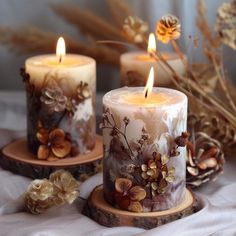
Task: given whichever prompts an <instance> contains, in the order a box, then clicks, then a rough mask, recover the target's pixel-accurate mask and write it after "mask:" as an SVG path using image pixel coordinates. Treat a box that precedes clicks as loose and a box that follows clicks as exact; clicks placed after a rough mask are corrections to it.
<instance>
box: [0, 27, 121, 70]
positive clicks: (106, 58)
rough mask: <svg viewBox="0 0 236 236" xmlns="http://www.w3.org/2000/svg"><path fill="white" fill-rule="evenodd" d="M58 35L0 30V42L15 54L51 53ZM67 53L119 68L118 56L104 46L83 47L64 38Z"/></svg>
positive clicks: (70, 39) (8, 29)
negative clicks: (86, 56) (85, 56)
mask: <svg viewBox="0 0 236 236" xmlns="http://www.w3.org/2000/svg"><path fill="white" fill-rule="evenodd" d="M58 37H59V35H57V34H54V33H50V32H47V31H43V30H41V29H38V28H35V27H28V28H22V29H20V30H16V29H12V28H0V42H1V43H2V44H5V45H7V46H8V47H9V48H10V49H11V50H12V51H14V52H16V53H22V52H24V53H53V52H55V47H56V42H57V39H58ZM64 38H65V40H66V44H67V51H68V52H69V53H77V54H84V55H88V56H91V57H93V58H94V59H96V60H97V61H99V62H100V63H104V64H109V65H113V66H115V67H119V58H120V54H119V53H118V52H117V51H115V50H112V49H110V48H109V47H106V46H104V45H97V44H96V43H94V44H93V45H84V44H81V43H79V42H78V41H76V40H74V39H72V38H71V37H69V36H64Z"/></svg>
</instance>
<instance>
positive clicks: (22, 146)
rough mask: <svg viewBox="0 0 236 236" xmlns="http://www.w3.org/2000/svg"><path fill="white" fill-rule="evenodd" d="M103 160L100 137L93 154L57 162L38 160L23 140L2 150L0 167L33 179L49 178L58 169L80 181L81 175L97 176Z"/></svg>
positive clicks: (97, 138)
mask: <svg viewBox="0 0 236 236" xmlns="http://www.w3.org/2000/svg"><path fill="white" fill-rule="evenodd" d="M101 160H102V138H101V137H100V136H97V137H96V146H95V148H94V150H93V151H92V152H90V153H88V154H85V155H78V156H76V157H68V158H64V159H59V160H57V161H45V160H39V159H37V158H36V156H34V155H33V154H31V153H30V152H29V151H28V149H27V142H26V139H25V138H22V139H18V140H16V141H14V142H12V143H10V144H8V145H6V146H5V147H3V148H2V150H1V157H0V165H1V166H2V168H4V169H6V170H9V171H11V172H13V173H15V174H19V175H23V176H26V177H30V178H33V179H36V178H40V179H41V178H47V177H48V176H49V175H50V173H52V172H53V171H55V170H58V169H64V170H67V171H69V172H71V173H72V174H73V176H74V177H75V178H77V179H80V177H81V175H88V176H91V175H93V174H96V173H97V171H98V168H97V167H98V165H99V163H101Z"/></svg>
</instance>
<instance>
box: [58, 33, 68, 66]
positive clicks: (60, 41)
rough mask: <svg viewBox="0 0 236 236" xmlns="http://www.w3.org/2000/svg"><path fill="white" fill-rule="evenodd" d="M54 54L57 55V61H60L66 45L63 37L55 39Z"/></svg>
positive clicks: (64, 53)
mask: <svg viewBox="0 0 236 236" xmlns="http://www.w3.org/2000/svg"><path fill="white" fill-rule="evenodd" d="M56 55H57V56H58V57H59V62H60V63H61V62H62V57H63V56H65V55H66V46H65V40H64V38H62V37H60V38H59V39H58V41H57V48H56Z"/></svg>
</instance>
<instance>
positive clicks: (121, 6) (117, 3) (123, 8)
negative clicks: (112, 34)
mask: <svg viewBox="0 0 236 236" xmlns="http://www.w3.org/2000/svg"><path fill="white" fill-rule="evenodd" d="M107 5H108V7H109V10H110V13H111V16H112V18H113V21H114V23H115V25H116V26H117V27H118V29H122V27H123V24H124V20H125V18H127V17H128V16H132V15H133V12H132V11H131V9H130V8H129V6H128V4H127V3H125V2H124V1H123V0H107Z"/></svg>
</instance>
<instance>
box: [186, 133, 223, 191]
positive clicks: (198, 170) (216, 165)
mask: <svg viewBox="0 0 236 236" xmlns="http://www.w3.org/2000/svg"><path fill="white" fill-rule="evenodd" d="M190 140H191V141H192V142H191V141H189V142H188V144H187V151H188V155H187V173H186V174H187V176H186V181H187V185H189V186H190V187H192V188H195V187H199V186H200V185H202V184H204V183H206V182H208V181H213V180H215V179H216V177H217V175H219V174H220V173H222V172H223V165H224V163H225V159H224V153H223V151H222V149H221V144H220V142H218V141H217V140H215V139H213V138H211V137H210V136H209V135H207V134H206V133H204V132H197V133H195V135H194V136H193V135H192V137H191V139H190Z"/></svg>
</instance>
